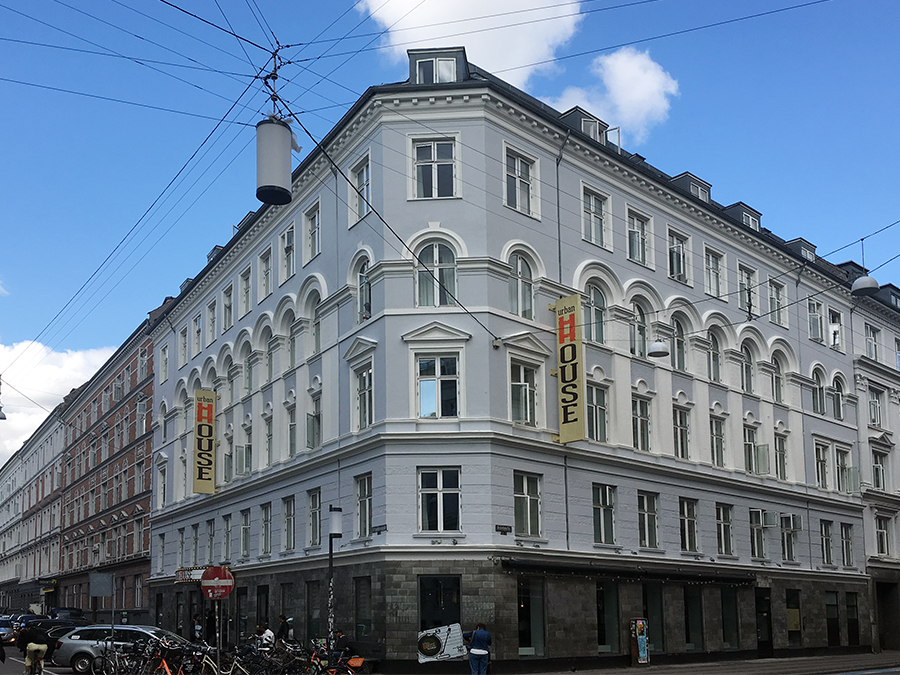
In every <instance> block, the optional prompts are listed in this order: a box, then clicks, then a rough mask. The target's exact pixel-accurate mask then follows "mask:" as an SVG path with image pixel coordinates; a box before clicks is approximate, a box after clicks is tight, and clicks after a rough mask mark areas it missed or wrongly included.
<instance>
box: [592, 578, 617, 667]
mask: <svg viewBox="0 0 900 675" xmlns="http://www.w3.org/2000/svg"><path fill="white" fill-rule="evenodd" d="M620 649H621V648H620V647H619V585H618V582H616V581H597V652H598V653H601V654H602V653H610V652H619V651H620Z"/></svg>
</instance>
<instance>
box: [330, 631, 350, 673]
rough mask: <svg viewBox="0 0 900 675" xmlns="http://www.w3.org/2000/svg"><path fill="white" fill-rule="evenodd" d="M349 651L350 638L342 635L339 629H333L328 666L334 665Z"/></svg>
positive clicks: (342, 632)
mask: <svg viewBox="0 0 900 675" xmlns="http://www.w3.org/2000/svg"><path fill="white" fill-rule="evenodd" d="M349 651H350V638H349V637H347V636H346V635H344V631H343V630H341V629H340V628H335V629H334V642H332V643H331V654H330V655H329V656H330V664H329V665H332V666H333V665H335V664H336V663H338V662H339V661H340V660H341V658H342V657H344V656H345V653H344V652H349Z"/></svg>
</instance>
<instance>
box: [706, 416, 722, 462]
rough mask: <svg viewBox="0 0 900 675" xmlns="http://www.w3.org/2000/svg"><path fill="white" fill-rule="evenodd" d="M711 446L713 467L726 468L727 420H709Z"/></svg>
mask: <svg viewBox="0 0 900 675" xmlns="http://www.w3.org/2000/svg"><path fill="white" fill-rule="evenodd" d="M709 445H710V453H711V455H712V456H711V458H710V459H711V461H712V463H713V466H719V467H723V466H725V420H724V419H723V418H721V417H710V418H709Z"/></svg>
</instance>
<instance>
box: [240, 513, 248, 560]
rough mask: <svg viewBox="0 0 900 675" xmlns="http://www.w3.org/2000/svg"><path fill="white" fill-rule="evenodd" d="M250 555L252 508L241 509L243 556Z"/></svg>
mask: <svg viewBox="0 0 900 675" xmlns="http://www.w3.org/2000/svg"><path fill="white" fill-rule="evenodd" d="M249 556H250V510H249V509H248V510H245V511H241V557H242V558H247V557H249Z"/></svg>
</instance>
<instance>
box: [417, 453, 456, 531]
mask: <svg viewBox="0 0 900 675" xmlns="http://www.w3.org/2000/svg"><path fill="white" fill-rule="evenodd" d="M459 530H460V487H459V469H458V468H453V469H420V470H419V531H420V532H458V531H459Z"/></svg>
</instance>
